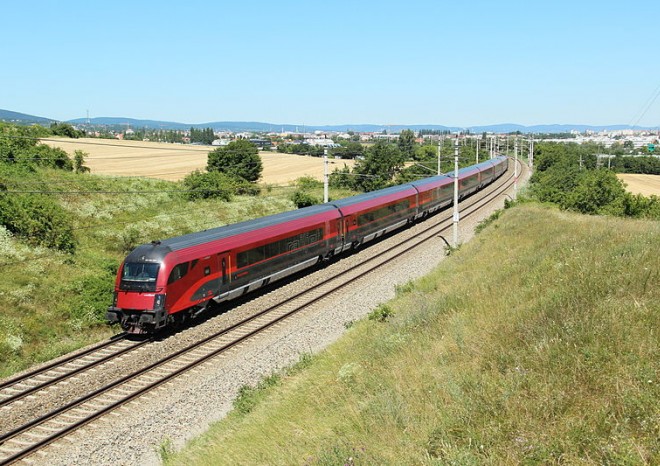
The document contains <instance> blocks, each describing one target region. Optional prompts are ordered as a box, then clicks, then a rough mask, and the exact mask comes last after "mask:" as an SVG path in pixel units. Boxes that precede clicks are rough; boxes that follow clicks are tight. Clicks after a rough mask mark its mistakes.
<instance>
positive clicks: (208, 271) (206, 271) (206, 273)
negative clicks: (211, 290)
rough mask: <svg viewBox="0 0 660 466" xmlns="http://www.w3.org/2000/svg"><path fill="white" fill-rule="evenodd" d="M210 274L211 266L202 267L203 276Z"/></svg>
mask: <svg viewBox="0 0 660 466" xmlns="http://www.w3.org/2000/svg"><path fill="white" fill-rule="evenodd" d="M207 275H211V267H208V266H207V267H204V276H207Z"/></svg>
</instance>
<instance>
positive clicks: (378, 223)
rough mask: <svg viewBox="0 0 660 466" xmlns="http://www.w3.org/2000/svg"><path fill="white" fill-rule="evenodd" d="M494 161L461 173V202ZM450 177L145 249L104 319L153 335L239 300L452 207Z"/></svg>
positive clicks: (493, 172) (498, 166)
mask: <svg viewBox="0 0 660 466" xmlns="http://www.w3.org/2000/svg"><path fill="white" fill-rule="evenodd" d="M507 166H508V161H507V159H506V158H505V157H497V158H494V159H491V160H488V161H486V162H483V163H479V164H477V165H473V166H470V167H467V168H463V169H461V170H459V172H458V174H459V176H458V178H459V196H460V198H463V197H465V196H467V195H469V194H472V193H473V192H475V191H477V190H479V189H481V188H482V187H484V186H486V185H487V184H489V183H491V182H492V181H494V180H495V179H496V178H498V177H499V176H500V175H502V174H503V173H504V172H505V171H506V170H507ZM453 184H454V179H453V173H449V174H447V175H439V176H434V177H430V178H425V179H422V180H419V181H414V182H411V183H407V184H402V185H398V186H393V187H390V188H385V189H381V190H378V191H373V192H369V193H365V194H359V195H357V196H352V197H348V198H345V199H341V200H337V201H331V202H328V203H325V204H321V205H315V206H311V207H305V208H302V209H298V210H295V211H290V212H283V213H280V214H275V215H269V216H267V217H262V218H257V219H254V220H248V221H246V222H241V223H236V224H233V225H226V226H221V227H218V228H213V229H210V230H205V231H201V232H199V233H192V234H188V235H183V236H178V237H176V238H170V239H166V240H162V241H153V242H151V243H149V244H143V245H141V246H138V247H137V248H136V249H135V250H133V251H132V252H131V253H130V254H129V255H128V256H127V257H126V259H125V260H124V262H123V263H122V264H121V266H120V268H119V270H118V273H117V280H116V283H115V291H114V299H113V304H112V306H111V307H109V308H108V312H107V314H106V317H107V320H108V321H109V322H110V323H116V322H119V323H120V324H121V326H122V328H123V329H124V330H126V331H128V332H131V333H153V332H154V331H156V330H158V329H161V328H164V327H167V326H169V325H172V324H177V323H181V322H183V321H184V320H186V319H187V318H188V317H192V316H195V315H197V314H198V313H199V312H201V311H203V310H204V309H205V308H206V307H207V306H208V305H209V304H210V303H211V302H212V301H214V302H217V303H220V302H223V301H228V300H231V299H235V298H237V297H239V296H243V295H245V294H247V293H250V292H251V291H254V290H256V289H258V288H261V287H263V286H265V285H267V284H269V283H272V282H274V281H276V280H279V279H281V278H284V277H286V276H288V275H291V274H293V273H296V272H299V271H301V270H303V269H305V268H308V267H311V266H313V265H315V264H317V263H318V262H320V261H322V260H324V259H329V258H331V257H332V256H335V255H337V254H340V253H342V252H343V251H347V250H350V249H355V248H356V247H357V246H359V245H361V244H362V243H365V242H367V241H370V240H373V239H374V238H377V237H379V236H381V235H384V234H386V233H388V232H390V231H393V230H395V229H397V228H401V227H403V226H404V225H406V224H408V223H411V222H414V221H415V220H417V219H420V218H422V217H425V216H427V215H429V214H431V213H433V212H435V211H437V210H439V209H442V208H443V207H445V206H448V205H450V204H452V203H453V195H454V186H453Z"/></svg>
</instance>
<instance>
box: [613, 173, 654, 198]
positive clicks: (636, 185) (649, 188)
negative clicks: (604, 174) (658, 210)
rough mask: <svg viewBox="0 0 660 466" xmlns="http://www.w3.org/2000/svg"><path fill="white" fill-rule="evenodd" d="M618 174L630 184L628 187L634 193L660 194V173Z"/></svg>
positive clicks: (645, 194)
mask: <svg viewBox="0 0 660 466" xmlns="http://www.w3.org/2000/svg"><path fill="white" fill-rule="evenodd" d="M617 176H618V177H619V179H620V180H622V181H623V182H624V183H626V184H627V185H628V186H627V187H626V188H627V189H628V191H630V192H631V193H633V194H642V195H644V196H651V195H655V196H660V175H638V174H629V173H622V174H620V175H617Z"/></svg>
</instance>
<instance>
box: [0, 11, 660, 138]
mask: <svg viewBox="0 0 660 466" xmlns="http://www.w3.org/2000/svg"><path fill="white" fill-rule="evenodd" d="M3 3H4V5H3V6H2V8H1V9H0V11H1V14H0V26H1V27H0V44H1V45H0V52H1V53H0V63H1V65H0V108H3V109H6V110H13V111H18V112H23V113H29V114H34V115H39V116H46V117H50V118H55V119H61V120H67V119H73V118H79V117H85V116H86V112H87V111H89V115H90V116H91V117H94V116H123V117H133V118H148V119H161V120H171V121H178V122H185V123H204V122H210V121H223V120H229V121H263V122H270V123H274V124H278V123H291V124H308V125H321V124H360V123H373V124H383V125H387V124H392V125H394V124H444V125H451V126H454V125H455V126H472V125H485V124H496V123H519V124H523V125H533V124H550V123H566V124H569V123H570V124H594V125H605V124H634V123H637V124H640V125H645V126H660V98H657V99H656V100H655V101H653V103H652V104H651V105H648V104H649V103H650V102H651V101H652V100H653V97H654V96H656V95H657V93H658V92H660V26H658V24H660V2H658V1H657V0H656V1H637V0H630V1H627V2H613V1H607V0H604V1H598V2H596V1H579V0H574V1H564V0H555V1H552V2H534V1H532V0H530V1H510V0H502V1H498V2H491V1H471V2H457V1H452V2H448V1H444V0H437V1H422V0H408V1H406V2H403V1H400V2H394V1H387V0H382V1H343V0H341V1H326V2H312V1H293V0H282V1H279V2H277V1H270V2H265V1H263V2H262V1H250V0H245V1H242V2H237V1H202V0H190V1H187V2H170V1H163V0H161V1H157V2H156V1H130V2H129V1H123V0H120V1H114V2H89V1H62V2H58V1H39V0H37V1H32V2H18V1H13V2H10V1H7V2H3ZM647 107H648V108H647ZM645 109H647V110H646V111H645Z"/></svg>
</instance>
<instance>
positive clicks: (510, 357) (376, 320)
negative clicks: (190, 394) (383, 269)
mask: <svg viewBox="0 0 660 466" xmlns="http://www.w3.org/2000/svg"><path fill="white" fill-rule="evenodd" d="M495 226H497V228H495ZM659 245H660V223H658V222H652V221H635V220H623V219H613V218H602V217H593V216H588V217H587V216H580V215H574V214H569V213H565V212H559V211H558V210H555V209H552V208H547V207H542V206H538V205H534V204H525V205H521V206H518V207H516V208H513V209H509V210H507V211H505V212H504V213H503V214H502V215H501V217H500V218H499V219H497V220H495V221H494V222H493V224H492V225H491V226H489V227H487V228H485V229H484V231H483V232H482V233H481V234H480V235H478V236H477V237H476V238H475V239H474V240H473V241H471V242H470V243H468V244H465V245H463V247H462V248H461V250H460V251H458V252H457V253H455V254H454V255H452V256H451V257H450V258H448V259H447V260H446V261H444V262H443V264H441V266H440V267H439V268H438V269H436V270H435V271H434V272H433V273H432V274H430V275H429V276H427V277H425V278H424V279H422V280H419V281H417V282H414V283H409V284H406V285H405V286H403V287H399V288H398V290H397V298H396V299H395V300H393V301H392V302H390V303H388V304H387V308H386V311H387V312H384V311H383V309H381V312H378V313H374V315H373V318H372V319H368V318H365V319H363V320H361V321H360V322H356V323H354V324H353V325H351V326H350V329H349V330H348V332H347V334H346V336H345V337H344V338H343V339H341V340H340V341H338V342H337V343H335V344H334V345H332V346H331V347H330V348H329V349H328V350H326V351H324V352H323V353H321V354H320V355H317V356H314V357H313V358H311V360H309V361H308V362H307V364H305V367H304V368H302V369H300V370H297V371H285V372H284V373H283V374H281V375H280V376H279V377H277V378H272V379H270V380H276V382H277V383H263V384H261V386H260V387H257V388H256V389H252V391H251V390H247V389H246V390H245V391H246V393H249V400H250V405H249V407H250V409H249V410H247V411H246V410H244V409H242V410H241V409H235V410H234V411H233V412H232V413H231V414H230V415H229V416H228V417H227V418H226V419H224V420H223V421H221V422H219V423H217V424H216V425H215V426H214V427H213V428H212V429H211V430H210V431H209V432H208V433H207V434H205V435H204V436H202V437H200V438H199V439H197V440H196V441H194V442H192V443H191V444H190V445H189V446H188V447H187V448H186V449H185V450H184V451H183V452H181V453H178V454H176V455H175V456H174V457H170V458H168V464H209V465H210V464H328V465H330V464H365V465H366V464H369V465H370V464H430V465H436V464H437V465H441V464H442V465H444V464H458V465H464V464H658V463H660V440H659V439H660V408H659V407H660V377H659V375H660V345H658V341H659V338H658V329H660V287H659V286H658V285H660V260H659V259H658V249H659V248H658V246H659ZM385 314H387V316H386V318H381V317H383V315H385ZM254 390H257V391H258V392H260V394H259V395H257V394H255V393H254Z"/></svg>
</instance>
